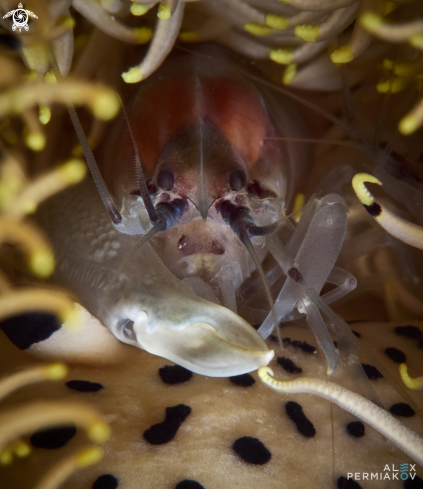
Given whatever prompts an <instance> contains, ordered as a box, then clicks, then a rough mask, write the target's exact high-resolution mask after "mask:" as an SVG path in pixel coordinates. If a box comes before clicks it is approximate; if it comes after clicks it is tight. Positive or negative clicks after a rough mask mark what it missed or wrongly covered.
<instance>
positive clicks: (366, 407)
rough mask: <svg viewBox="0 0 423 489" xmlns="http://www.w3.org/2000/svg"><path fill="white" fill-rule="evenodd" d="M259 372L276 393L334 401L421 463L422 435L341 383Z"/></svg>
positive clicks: (260, 370)
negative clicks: (287, 378) (279, 377)
mask: <svg viewBox="0 0 423 489" xmlns="http://www.w3.org/2000/svg"><path fill="white" fill-rule="evenodd" d="M258 375H259V377H260V379H261V380H262V381H263V382H264V383H265V384H266V385H268V386H269V387H271V388H272V389H274V390H276V391H278V392H282V393H286V394H294V393H305V394H314V395H317V396H320V397H323V398H324V399H328V400H329V401H331V402H334V403H335V404H337V405H338V406H339V407H340V408H342V409H344V410H345V411H348V412H349V413H351V414H353V415H354V416H357V418H359V419H361V420H362V421H364V422H365V423H367V424H369V425H370V426H372V427H373V428H374V429H375V430H377V431H378V432H379V433H381V434H382V435H383V436H385V437H386V438H387V439H388V440H390V441H391V442H392V443H393V444H394V445H395V446H397V447H398V448H399V449H400V450H402V451H403V452H404V453H406V454H407V455H408V456H410V457H411V458H412V459H413V460H414V461H416V462H417V463H418V464H420V465H422V466H423V438H422V437H421V436H419V435H418V434H417V433H415V432H414V431H412V430H410V429H409V428H407V427H405V426H404V425H403V424H402V423H400V422H399V421H398V420H396V419H395V418H394V417H393V416H392V415H391V414H389V413H388V412H386V411H385V410H384V409H382V408H380V407H379V406H376V405H375V404H373V403H372V402H371V401H369V400H367V399H366V398H365V397H363V396H360V395H359V394H355V393H354V392H351V391H349V390H348V389H345V388H344V387H341V386H340V385H337V384H334V383H332V382H326V381H323V380H318V379H312V378H307V377H303V378H301V379H296V380H292V381H286V382H281V381H277V380H275V379H274V378H273V375H274V374H273V371H272V370H271V369H270V368H269V367H262V368H260V369H259V371H258Z"/></svg>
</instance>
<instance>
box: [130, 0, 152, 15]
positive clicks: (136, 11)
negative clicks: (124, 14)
mask: <svg viewBox="0 0 423 489" xmlns="http://www.w3.org/2000/svg"><path fill="white" fill-rule="evenodd" d="M129 11H130V12H131V14H132V15H135V16H136V17H139V16H140V15H144V14H146V13H147V12H148V6H147V5H139V4H138V3H133V4H132V5H131V6H130V7H129Z"/></svg>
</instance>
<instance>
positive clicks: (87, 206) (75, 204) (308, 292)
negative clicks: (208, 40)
mask: <svg viewBox="0 0 423 489" xmlns="http://www.w3.org/2000/svg"><path fill="white" fill-rule="evenodd" d="M208 49H209V51H207V50H206V51H201V50H200V51H199V52H195V53H190V54H180V55H179V56H176V59H171V60H169V61H166V62H165V63H164V64H163V65H162V67H161V68H160V69H159V70H158V71H157V72H156V74H154V75H153V76H152V77H150V78H149V79H147V80H146V81H144V82H142V83H141V84H140V88H139V89H138V91H137V93H136V95H135V96H134V97H132V100H130V101H129V103H128V104H127V109H126V110H125V109H124V108H123V107H122V116H121V117H120V119H119V120H118V121H117V122H116V123H114V124H113V125H112V126H111V128H110V130H109V133H108V134H107V137H106V138H105V140H106V142H105V143H104V147H103V149H102V151H101V154H100V155H99V158H98V160H99V162H100V169H99V168H97V166H96V162H95V161H94V158H93V156H92V154H91V151H90V149H89V146H88V143H86V142H84V141H81V142H82V146H83V147H84V149H85V152H86V156H87V159H88V163H89V166H90V169H91V172H92V175H93V180H86V181H85V182H83V183H82V184H80V185H79V186H77V187H75V188H73V189H70V190H67V191H66V192H64V193H62V194H60V195H59V196H58V197H56V198H55V201H54V202H52V201H50V202H48V203H47V204H46V205H45V206H44V207H43V208H42V209H41V210H40V212H39V217H38V220H39V222H40V223H41V224H42V226H43V227H44V228H45V229H46V230H47V232H48V234H49V236H50V238H51V240H52V242H53V245H54V249H55V252H56V255H57V259H58V264H59V265H58V269H57V274H56V279H57V281H58V282H59V283H60V284H61V285H63V286H65V287H67V288H68V289H69V290H71V291H72V292H74V293H75V295H76V296H77V297H78V298H79V300H80V302H81V304H82V305H83V306H84V307H85V308H86V309H88V311H89V312H90V313H91V314H92V315H93V316H95V317H96V318H98V319H99V320H100V322H101V323H102V324H103V325H104V326H106V327H107V328H108V329H109V330H110V331H111V332H112V333H113V334H114V336H116V337H117V338H118V339H119V340H121V341H122V342H124V343H128V344H130V345H134V346H137V347H139V348H142V349H145V350H147V351H149V352H151V353H153V354H156V355H160V356H163V357H165V358H167V359H169V360H172V361H175V362H177V363H179V364H180V365H182V366H185V367H186V368H189V369H190V370H192V371H194V372H197V373H200V374H204V375H209V376H230V375H238V374H242V373H246V372H249V371H252V370H256V369H257V368H259V367H261V366H265V365H267V364H268V363H269V362H270V360H271V359H272V358H273V351H271V350H270V351H269V349H268V347H267V345H266V343H265V342H264V340H263V338H266V337H267V336H269V334H270V333H271V332H272V330H273V329H274V327H275V325H276V323H278V322H280V321H283V320H286V319H288V318H291V317H294V316H295V315H297V316H299V315H301V314H302V315H304V314H305V315H306V318H307V322H308V324H309V326H310V327H311V329H312V330H313V332H314V334H315V336H316V338H317V341H318V343H319V344H320V346H321V347H322V349H323V352H324V354H325V356H326V359H327V364H328V372H330V373H331V372H333V371H334V370H335V368H336V365H337V352H336V350H335V348H334V346H333V341H332V339H331V335H330V334H329V331H328V329H327V327H326V324H325V321H324V319H323V318H322V315H321V312H320V311H321V310H323V311H324V314H325V315H326V317H328V318H329V320H330V321H331V323H332V324H333V325H334V327H335V329H336V328H338V329H336V331H337V334H338V335H339V334H340V335H341V336H342V335H347V337H348V338H349V335H351V332H350V330H349V328H348V326H347V325H346V324H345V323H344V322H343V321H342V320H341V319H340V318H339V317H338V316H337V315H335V314H334V313H332V311H331V309H330V308H329V306H328V304H330V303H331V302H333V301H335V300H337V299H339V298H341V297H342V296H343V295H345V294H346V293H348V292H349V291H351V290H353V289H354V288H355V286H356V281H355V279H354V277H353V276H352V275H351V274H350V273H348V272H346V271H344V270H342V269H340V268H337V267H335V262H336V261H337V258H338V255H339V253H340V250H341V247H342V243H343V240H344V237H345V233H346V228H347V217H346V214H347V206H346V203H345V201H344V200H343V198H342V197H340V196H339V195H336V194H330V195H328V196H326V197H323V198H317V197H313V198H312V199H311V200H310V201H309V204H308V205H307V206H306V207H305V208H304V209H303V213H302V217H301V219H300V220H299V223H298V224H296V223H295V221H294V220H293V219H289V218H288V217H286V209H291V208H292V205H293V197H294V189H295V188H297V187H298V185H299V182H301V181H302V180H303V179H304V178H305V175H306V172H307V165H308V154H307V151H306V150H305V149H304V145H300V144H299V143H298V142H297V141H294V139H295V138H300V137H301V136H302V134H303V129H302V125H301V122H300V121H299V120H298V118H297V116H296V115H295V113H294V112H293V110H292V109H291V108H290V105H289V103H288V102H286V101H284V100H283V99H281V97H277V98H273V94H272V93H270V92H268V91H267V90H266V88H265V87H264V86H263V85H260V83H259V82H257V78H256V77H255V76H248V73H249V72H248V70H249V68H248V67H245V66H244V65H243V64H242V62H239V61H237V60H234V59H232V55H231V54H229V53H227V52H222V51H221V50H217V51H215V50H214V48H208ZM210 50H211V51H210ZM210 53H211V54H212V56H210ZM216 57H218V58H219V63H216V62H215V60H216ZM57 71H58V69H57V67H56V72H57ZM57 76H60V73H58V74H57ZM71 110H73V109H71ZM77 132H78V131H77ZM95 187H97V190H98V192H97V191H96V188H95ZM281 236H284V238H286V237H288V238H287V239H283V240H282V238H281ZM283 243H284V244H283ZM268 252H270V254H269V253H268ZM267 255H269V256H270V257H271V261H272V264H271V265H270V266H266V267H262V263H263V261H266V260H267V261H269V256H267ZM272 256H273V257H274V258H272ZM254 274H255V275H256V276H257V277H259V280H260V282H258V283H261V285H260V286H256V287H255V289H257V288H258V289H261V290H260V293H261V295H262V296H264V297H267V301H268V304H267V310H268V311H269V312H268V316H267V318H266V317H265V316H264V317H261V318H260V322H262V321H263V320H264V322H263V324H262V326H261V328H260V329H259V330H258V332H257V331H256V330H255V329H254V328H253V327H252V326H251V325H250V324H249V323H248V322H247V321H246V320H245V319H243V318H242V317H241V316H239V315H238V314H237V312H238V308H239V305H240V304H241V303H242V302H243V301H244V302H246V299H245V297H244V298H243V292H242V287H241V285H242V284H244V283H246V282H247V281H248V279H249V278H250V277H251V276H252V275H254ZM284 275H285V276H286V277H287V278H286V280H285V281H284V283H283V285H282V287H281V290H280V292H279V294H278V297H277V299H276V302H274V301H273V299H272V294H271V291H270V287H269V284H270V286H273V285H274V284H275V283H281V277H283V276H284ZM325 282H329V283H332V284H334V285H335V286H336V288H335V289H334V290H332V291H330V292H328V293H327V294H326V295H323V296H322V297H321V296H320V291H321V289H322V287H323V286H324V284H325ZM253 289H254V287H253ZM240 290H241V292H240ZM263 291H264V294H263ZM244 295H246V296H248V294H247V293H246V294H244ZM253 295H254V294H253ZM244 309H245V310H246V311H248V310H249V308H248V307H245V308H244ZM295 309H297V312H295V311H294V310H295ZM250 312H251V314H252V315H251V316H250V317H248V314H246V315H245V316H246V318H247V319H249V321H250V322H251V323H252V322H257V319H255V320H254V318H257V315H256V316H254V310H253V308H250ZM266 314H267V313H266ZM293 315H294V316H293ZM72 334H75V333H69V341H70V342H72ZM81 334H82V333H81ZM92 348H93V350H95V348H96V346H95V342H94V344H93V345H92Z"/></svg>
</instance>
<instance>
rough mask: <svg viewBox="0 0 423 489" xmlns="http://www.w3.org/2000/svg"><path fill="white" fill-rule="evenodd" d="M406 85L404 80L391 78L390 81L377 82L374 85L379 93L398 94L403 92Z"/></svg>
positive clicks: (406, 82)
mask: <svg viewBox="0 0 423 489" xmlns="http://www.w3.org/2000/svg"><path fill="white" fill-rule="evenodd" d="M407 85H408V81H407V80H406V79H405V78H393V79H391V80H385V81H382V82H379V83H378V84H377V85H376V90H377V91H378V92H379V93H388V92H390V93H398V92H401V91H402V90H404V88H405V87H406V86H407Z"/></svg>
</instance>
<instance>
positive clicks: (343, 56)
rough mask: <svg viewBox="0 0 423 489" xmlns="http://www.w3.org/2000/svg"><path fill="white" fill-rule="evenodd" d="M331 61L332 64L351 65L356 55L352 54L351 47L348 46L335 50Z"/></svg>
mask: <svg viewBox="0 0 423 489" xmlns="http://www.w3.org/2000/svg"><path fill="white" fill-rule="evenodd" d="M330 59H331V60H332V63H341V64H343V63H349V62H350V61H352V60H353V59H354V53H353V52H352V49H351V46H350V45H349V44H347V45H346V46H342V48H339V49H337V50H335V51H334V52H333V53H332V54H331V55H330Z"/></svg>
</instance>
